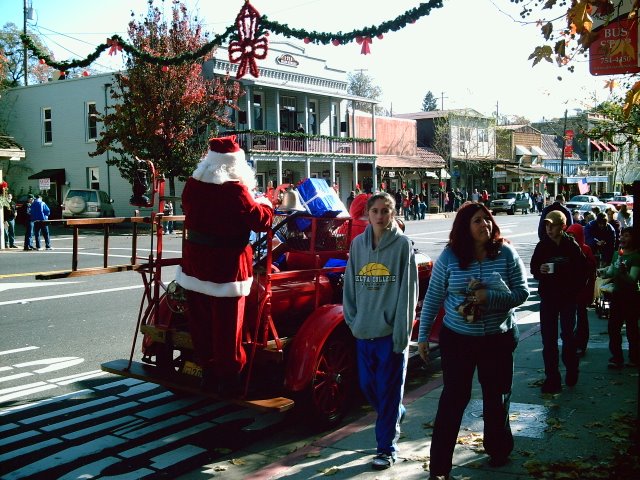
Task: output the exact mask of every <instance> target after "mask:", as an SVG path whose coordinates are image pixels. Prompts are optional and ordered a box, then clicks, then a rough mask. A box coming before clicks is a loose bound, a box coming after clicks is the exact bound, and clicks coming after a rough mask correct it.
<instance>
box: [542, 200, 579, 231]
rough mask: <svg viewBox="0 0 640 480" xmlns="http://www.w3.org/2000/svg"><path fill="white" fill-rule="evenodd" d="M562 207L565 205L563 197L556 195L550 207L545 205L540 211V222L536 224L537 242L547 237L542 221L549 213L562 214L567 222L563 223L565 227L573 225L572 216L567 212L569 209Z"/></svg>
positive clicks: (544, 224)
mask: <svg viewBox="0 0 640 480" xmlns="http://www.w3.org/2000/svg"><path fill="white" fill-rule="evenodd" d="M564 205H565V200H564V195H563V194H561V193H560V194H558V195H556V199H555V201H554V202H553V203H552V204H551V205H547V206H546V207H544V208H543V209H542V213H541V214H540V222H538V239H539V240H542V239H543V238H546V236H547V231H546V223H545V221H544V219H545V218H546V217H547V214H548V213H549V212H554V211H559V212H562V213H563V214H564V216H565V218H566V219H567V221H566V222H565V223H566V224H567V226H569V225H572V224H573V215H571V212H570V211H569V209H568V208H567V207H565V206H564Z"/></svg>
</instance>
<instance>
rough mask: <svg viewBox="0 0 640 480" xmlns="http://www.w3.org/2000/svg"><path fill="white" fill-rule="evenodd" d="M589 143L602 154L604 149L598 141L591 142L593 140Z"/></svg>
mask: <svg viewBox="0 0 640 480" xmlns="http://www.w3.org/2000/svg"><path fill="white" fill-rule="evenodd" d="M589 143H590V144H591V145H593V146H594V147H595V148H596V150H598V151H599V152H601V151H602V147H601V146H600V144H599V143H598V141H597V140H591V139H589Z"/></svg>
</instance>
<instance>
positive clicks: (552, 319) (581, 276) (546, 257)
mask: <svg viewBox="0 0 640 480" xmlns="http://www.w3.org/2000/svg"><path fill="white" fill-rule="evenodd" d="M544 222H545V224H546V225H545V226H546V233H547V236H546V238H543V239H542V240H540V242H538V244H537V245H536V248H535V250H534V251H533V256H532V257H531V274H532V275H533V277H534V278H535V279H536V280H538V282H539V283H538V294H539V295H540V334H541V336H542V357H543V360H544V373H545V380H544V382H543V384H542V393H558V392H560V391H562V382H561V380H560V371H559V368H558V367H559V358H558V357H559V356H558V317H559V318H560V337H561V339H562V363H563V364H564V366H565V369H566V374H565V383H566V385H567V386H568V387H573V386H574V385H575V384H576V383H577V382H578V374H579V371H578V354H577V351H576V348H577V346H576V338H575V330H576V305H577V300H578V294H579V292H581V291H582V290H583V288H584V286H585V285H586V283H587V261H586V258H585V256H584V254H583V253H582V250H581V249H580V246H579V245H578V244H577V243H576V241H575V240H574V239H573V238H572V237H571V236H569V235H567V234H566V233H565V231H564V229H565V228H566V225H567V217H566V216H565V215H564V213H562V212H560V211H558V210H554V211H551V212H549V213H547V214H546V215H545V217H544Z"/></svg>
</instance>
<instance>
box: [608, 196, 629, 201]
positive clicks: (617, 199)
mask: <svg viewBox="0 0 640 480" xmlns="http://www.w3.org/2000/svg"><path fill="white" fill-rule="evenodd" d="M626 201H627V197H613V200H612V202H626Z"/></svg>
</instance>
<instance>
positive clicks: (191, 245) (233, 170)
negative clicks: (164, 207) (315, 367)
mask: <svg viewBox="0 0 640 480" xmlns="http://www.w3.org/2000/svg"><path fill="white" fill-rule="evenodd" d="M255 185H256V180H255V172H254V171H253V169H252V168H251V167H250V166H249V165H248V164H247V162H246V160H245V155H244V151H243V150H242V149H241V148H240V147H239V145H238V144H237V143H236V137H235V136H229V137H222V138H212V139H210V140H209V151H208V152H207V155H206V156H205V157H204V158H203V159H202V160H201V161H200V163H199V164H198V166H197V168H196V170H195V171H194V172H193V175H192V176H191V177H190V178H189V179H188V180H187V183H186V185H185V188H184V191H183V193H182V209H183V212H184V214H185V229H186V241H185V242H184V246H183V250H182V261H181V264H180V266H179V267H178V271H177V274H176V281H177V283H178V284H180V285H181V286H182V287H184V288H185V289H186V290H187V301H188V305H189V312H188V315H187V317H188V319H189V330H190V332H191V338H192V339H193V344H194V349H195V356H196V358H195V360H196V361H197V362H198V363H199V364H200V365H202V367H203V386H204V387H206V388H208V389H224V388H228V386H229V384H231V385H233V384H237V382H238V377H239V375H238V374H239V373H240V372H241V370H242V368H243V366H244V364H245V362H246V355H245V352H244V349H243V347H242V323H243V317H244V305H245V297H246V296H247V295H248V294H249V291H250V289H251V283H252V281H253V278H252V275H253V267H252V249H251V245H250V244H249V235H250V232H251V231H254V232H264V231H266V230H268V229H269V228H270V227H271V223H272V219H273V207H272V205H271V202H269V200H268V199H266V198H265V197H260V198H257V199H256V198H254V195H253V191H254V189H255Z"/></svg>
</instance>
